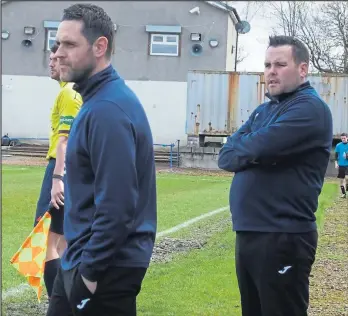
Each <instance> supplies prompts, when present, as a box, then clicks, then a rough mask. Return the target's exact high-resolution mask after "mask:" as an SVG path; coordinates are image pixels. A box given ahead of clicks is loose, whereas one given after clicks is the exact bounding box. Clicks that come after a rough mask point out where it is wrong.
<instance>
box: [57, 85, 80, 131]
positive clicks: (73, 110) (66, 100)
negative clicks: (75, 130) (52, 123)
mask: <svg viewBox="0 0 348 316" xmlns="http://www.w3.org/2000/svg"><path fill="white" fill-rule="evenodd" d="M58 102H59V104H58V107H59V116H60V117H59V126H58V134H59V136H66V137H68V136H69V133H70V128H71V125H72V123H73V121H74V119H75V117H76V115H77V113H78V112H79V110H80V108H81V105H82V98H81V96H80V94H78V93H77V92H76V91H74V90H73V89H71V88H65V89H64V88H63V89H62V90H61V92H60V95H59V100H58Z"/></svg>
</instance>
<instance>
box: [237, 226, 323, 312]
mask: <svg viewBox="0 0 348 316" xmlns="http://www.w3.org/2000/svg"><path fill="white" fill-rule="evenodd" d="M317 241H318V234H317V232H316V231H314V232H308V233H291V234H290V233H259V232H237V234H236V248H235V249H236V270H237V277H238V284H239V289H240V294H241V305H242V316H307V309H308V305H309V275H310V272H311V269H312V265H313V263H314V261H315V254H316V249H317Z"/></svg>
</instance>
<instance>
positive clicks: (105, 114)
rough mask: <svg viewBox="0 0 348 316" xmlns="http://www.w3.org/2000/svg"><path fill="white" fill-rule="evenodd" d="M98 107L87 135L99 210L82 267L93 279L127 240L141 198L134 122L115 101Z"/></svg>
mask: <svg viewBox="0 0 348 316" xmlns="http://www.w3.org/2000/svg"><path fill="white" fill-rule="evenodd" d="M95 108H97V109H94V111H93V113H90V114H91V115H90V117H91V119H90V123H89V128H88V131H87V135H88V136H87V137H88V151H89V155H90V161H91V168H92V170H93V172H94V176H95V186H94V204H95V208H96V210H95V214H94V219H93V224H92V228H91V237H90V239H89V241H88V242H87V244H86V246H85V248H84V250H83V253H82V258H81V264H80V267H79V270H80V272H81V274H82V275H83V276H84V277H86V278H87V279H88V280H90V281H98V280H99V278H100V276H101V275H102V273H103V272H104V271H105V270H106V269H107V268H108V266H109V265H110V263H111V262H112V259H113V258H114V256H115V253H116V252H117V251H118V250H119V248H120V246H121V245H122V244H123V243H124V241H125V240H126V238H127V236H128V235H129V232H130V231H131V229H132V225H133V219H134V214H135V210H136V205H137V202H138V184H137V183H138V182H137V171H136V133H135V130H134V126H133V124H132V122H131V120H130V119H129V118H128V116H127V115H126V114H125V113H124V112H123V111H122V110H121V109H120V108H119V107H118V106H117V105H115V104H113V103H109V102H106V101H105V102H102V103H100V104H98V105H97V106H96V107H95Z"/></svg>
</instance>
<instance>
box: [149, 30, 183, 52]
mask: <svg viewBox="0 0 348 316" xmlns="http://www.w3.org/2000/svg"><path fill="white" fill-rule="evenodd" d="M150 55H154V56H179V35H178V34H151V42H150Z"/></svg>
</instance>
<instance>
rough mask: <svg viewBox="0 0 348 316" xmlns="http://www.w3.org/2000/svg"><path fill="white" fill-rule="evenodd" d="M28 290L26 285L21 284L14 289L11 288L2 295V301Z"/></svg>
mask: <svg viewBox="0 0 348 316" xmlns="http://www.w3.org/2000/svg"><path fill="white" fill-rule="evenodd" d="M29 288H30V286H29V284H28V283H21V284H20V285H18V286H16V287H11V288H9V289H8V290H7V291H5V292H4V293H2V300H6V299H7V298H9V297H12V296H18V295H21V294H22V293H23V292H24V291H26V290H28V289H29Z"/></svg>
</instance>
